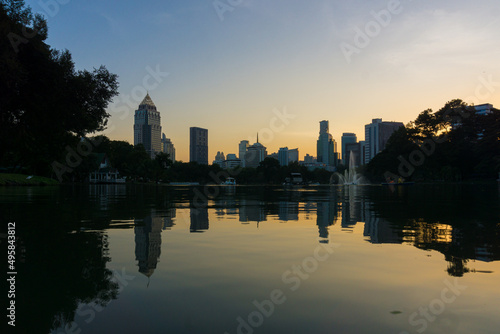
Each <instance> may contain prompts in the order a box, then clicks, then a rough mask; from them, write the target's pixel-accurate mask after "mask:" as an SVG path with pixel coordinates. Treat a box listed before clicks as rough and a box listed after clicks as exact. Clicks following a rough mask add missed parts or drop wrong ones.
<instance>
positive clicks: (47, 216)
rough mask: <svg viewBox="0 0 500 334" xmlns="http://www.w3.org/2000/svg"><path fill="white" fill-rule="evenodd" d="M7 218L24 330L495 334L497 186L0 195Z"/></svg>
mask: <svg viewBox="0 0 500 334" xmlns="http://www.w3.org/2000/svg"><path fill="white" fill-rule="evenodd" d="M206 194H208V196H207V195H206ZM0 218H1V220H2V221H3V226H4V229H5V226H6V222H8V221H13V222H16V233H17V236H18V241H17V242H18V257H17V272H18V275H17V282H16V305H17V310H16V312H17V318H16V320H17V321H16V323H17V327H16V329H17V330H18V332H21V333H23V332H24V333H57V334H59V333H220V334H224V333H229V334H233V333H246V334H248V333H395V334H398V333H498V332H499V328H500V285H499V282H500V262H499V260H500V197H499V187H498V185H497V184H489V185H488V184H486V185H414V186H409V187H396V188H393V189H390V188H389V187H382V186H365V187H362V186H349V187H313V188H304V189H283V188H279V187H277V188H266V187H240V186H238V187H236V188H223V187H220V188H207V189H205V188H203V187H198V188H194V187H191V188H188V187H186V188H182V187H176V188H174V187H168V186H148V185H145V186H140V185H117V186H114V185H113V186H105V185H99V186H97V185H93V186H88V185H87V186H62V187H45V188H44V187H41V188H1V189H0ZM2 233H5V231H3V232H2ZM4 240H5V239H2V243H4V242H3V241H4Z"/></svg>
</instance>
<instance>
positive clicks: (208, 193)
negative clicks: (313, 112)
mask: <svg viewBox="0 0 500 334" xmlns="http://www.w3.org/2000/svg"><path fill="white" fill-rule="evenodd" d="M272 113H273V116H272V117H271V119H270V120H269V126H268V127H264V128H262V129H260V130H259V131H258V134H259V138H262V140H259V142H261V143H264V144H266V143H270V142H272V141H273V140H274V136H275V134H276V133H280V132H282V131H283V130H285V128H286V127H287V126H288V125H290V123H291V121H292V120H294V119H295V118H296V117H297V115H295V114H290V113H288V110H287V107H286V106H285V107H283V110H279V109H278V108H274V109H273V111H272ZM248 139H249V140H248V141H249V142H254V141H255V140H256V139H257V138H256V137H252V136H250V137H249V138H248ZM257 154H258V152H256V151H247V152H246V153H245V158H249V159H250V160H254V159H256V158H257V156H256V155H257ZM241 171H242V169H241V168H235V169H226V170H223V171H220V172H218V173H214V172H210V173H209V176H210V178H211V180H212V181H214V182H215V183H216V184H221V183H222V182H224V180H226V179H227V178H228V177H233V178H234V177H236V176H238V175H239V174H240V173H241ZM220 192H221V189H220V187H217V186H213V185H205V186H204V187H203V193H202V192H201V191H200V190H199V189H198V188H195V189H194V199H193V202H194V205H195V206H196V207H203V206H204V203H206V201H207V200H208V198H210V197H211V198H215V197H217V196H219V194H220Z"/></svg>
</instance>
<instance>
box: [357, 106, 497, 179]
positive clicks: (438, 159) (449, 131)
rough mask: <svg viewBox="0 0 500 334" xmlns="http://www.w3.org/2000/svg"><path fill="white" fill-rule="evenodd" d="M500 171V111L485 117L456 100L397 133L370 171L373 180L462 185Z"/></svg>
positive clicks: (372, 162) (423, 112)
mask: <svg viewBox="0 0 500 334" xmlns="http://www.w3.org/2000/svg"><path fill="white" fill-rule="evenodd" d="M499 171H500V110H497V109H493V110H492V111H491V113H489V114H486V115H480V114H477V113H476V109H475V108H474V106H470V105H467V104H466V103H464V102H463V101H462V100H459V99H456V100H452V101H450V102H448V103H446V104H445V105H444V107H443V108H441V109H439V110H438V111H436V112H433V111H432V110H431V109H427V110H424V111H422V112H421V113H420V114H419V115H418V116H417V118H416V119H415V120H414V121H413V122H410V123H409V124H407V125H406V126H405V127H401V128H400V129H399V130H397V131H396V132H394V133H393V135H392V136H391V138H390V139H389V141H388V142H387V146H386V148H385V150H384V151H382V152H381V153H379V154H378V155H376V156H375V157H374V158H373V159H372V160H371V161H370V163H369V164H368V166H367V167H366V173H367V174H368V176H369V177H370V178H372V179H378V180H381V179H383V178H386V177H387V176H389V177H391V176H393V177H394V176H402V177H403V178H405V179H406V180H447V181H460V180H463V179H469V178H496V177H497V175H498V172H499Z"/></svg>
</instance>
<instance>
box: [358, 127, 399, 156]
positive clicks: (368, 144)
mask: <svg viewBox="0 0 500 334" xmlns="http://www.w3.org/2000/svg"><path fill="white" fill-rule="evenodd" d="M402 126H404V124H403V123H401V122H382V119H381V118H375V119H373V120H372V122H371V124H366V125H365V161H364V163H365V164H367V163H369V162H370V160H371V159H373V157H375V156H376V155H377V154H378V153H379V152H381V151H382V150H383V149H384V148H385V145H387V141H388V140H389V138H390V137H391V135H392V134H393V133H394V131H396V130H397V129H399V128H400V127H402Z"/></svg>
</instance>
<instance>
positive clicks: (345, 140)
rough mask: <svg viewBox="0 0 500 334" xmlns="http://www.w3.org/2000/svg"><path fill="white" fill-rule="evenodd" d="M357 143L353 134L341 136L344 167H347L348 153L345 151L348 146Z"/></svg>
mask: <svg viewBox="0 0 500 334" xmlns="http://www.w3.org/2000/svg"><path fill="white" fill-rule="evenodd" d="M357 142H358V138H357V137H356V134H355V133H350V132H344V133H343V134H342V163H343V164H344V166H348V165H349V151H348V150H347V145H348V144H355V143H357Z"/></svg>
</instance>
